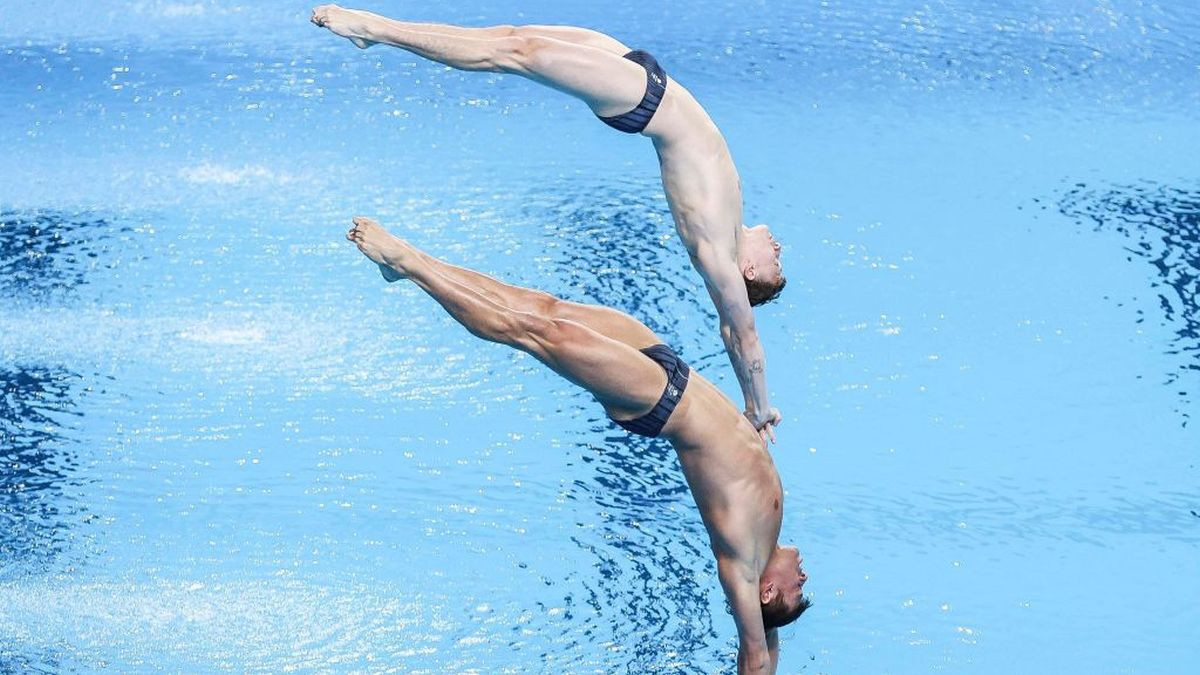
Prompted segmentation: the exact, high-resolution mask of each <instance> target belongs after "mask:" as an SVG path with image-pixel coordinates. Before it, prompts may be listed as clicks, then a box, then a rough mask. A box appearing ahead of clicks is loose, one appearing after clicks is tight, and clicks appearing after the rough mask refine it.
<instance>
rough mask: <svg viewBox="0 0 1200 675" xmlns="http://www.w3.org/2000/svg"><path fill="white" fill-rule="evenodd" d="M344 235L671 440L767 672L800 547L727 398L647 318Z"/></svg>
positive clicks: (798, 606) (772, 478)
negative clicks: (791, 540) (782, 540)
mask: <svg viewBox="0 0 1200 675" xmlns="http://www.w3.org/2000/svg"><path fill="white" fill-rule="evenodd" d="M346 238H347V239H349V240H350V241H352V242H354V243H355V244H356V245H358V250H360V251H362V252H363V254H364V255H366V256H367V257H368V258H370V259H371V260H372V261H373V262H375V263H376V264H377V265H379V269H380V272H381V273H382V274H383V275H384V278H385V279H387V280H388V281H397V280H399V279H409V280H411V281H412V282H413V283H414V284H416V285H417V287H418V288H420V289H421V290H423V291H425V293H427V294H429V296H430V297H432V298H433V299H434V300H436V301H437V302H438V304H440V305H441V306H442V308H443V309H445V310H446V312H447V313H448V314H449V315H450V316H451V318H453V319H454V320H455V321H457V322H458V323H460V324H462V325H463V327H464V328H466V329H467V330H468V331H470V332H471V334H472V335H474V336H476V337H478V338H481V339H483V340H488V341H490V342H497V343H500V344H503V345H508V346H509V347H513V348H514V349H519V350H521V351H523V352H526V353H528V354H530V355H531V356H533V357H534V358H536V359H537V360H538V361H540V362H541V363H543V364H544V365H546V366H547V367H549V368H550V369H551V370H553V371H554V372H555V373H557V374H559V375H561V376H562V377H564V378H566V379H567V380H568V381H570V382H572V383H574V384H576V385H578V386H580V387H582V388H583V389H585V390H587V392H588V393H590V394H591V395H592V396H593V397H594V398H595V399H596V401H597V402H598V403H599V404H600V405H601V406H603V408H604V411H605V413H606V414H607V415H608V416H609V418H610V419H612V420H613V421H614V422H615V423H616V424H618V425H619V426H621V427H623V428H625V429H627V430H629V431H630V432H632V433H635V434H640V435H643V436H651V437H662V438H664V439H666V440H667V441H668V442H669V443H670V444H671V446H672V447H674V448H675V452H676V455H677V456H678V457H679V463H680V466H681V467H682V468H683V475H684V477H685V478H686V479H687V483H688V486H689V487H690V488H691V490H692V497H693V498H694V499H695V500H696V506H697V507H698V508H699V509H700V518H701V520H702V521H703V522H704V527H705V528H706V529H707V530H708V537H709V545H710V547H711V548H712V552H713V556H715V557H716V561H717V576H718V578H719V580H720V583H721V588H722V589H723V590H724V591H725V597H726V598H727V599H728V600H729V606H730V608H731V610H732V612H733V620H734V623H735V625H736V626H737V632H738V657H737V658H738V672H739V673H756V672H766V673H773V672H775V668H776V666H777V664H778V661H779V637H778V631H777V629H778V628H779V627H780V626H784V625H787V624H789V623H791V622H792V621H794V620H795V619H796V618H797V617H799V616H800V615H801V614H802V613H803V612H804V611H805V610H806V609H808V607H809V606H810V602H809V599H808V598H807V597H806V596H805V595H804V583H805V582H806V581H807V580H808V576H807V575H806V574H805V572H804V569H803V567H802V566H801V563H802V562H803V561H802V559H801V558H800V554H799V552H798V551H797V550H796V549H795V548H794V547H781V546H779V545H778V541H779V530H780V527H781V525H782V523H783V486H782V484H781V483H780V480H779V472H778V471H777V470H776V469H775V463H774V462H773V461H772V460H771V455H770V453H768V452H767V450H766V447H765V445H764V444H763V442H762V438H761V437H760V436H759V435H758V433H757V431H756V430H755V429H754V427H753V426H752V425H751V424H750V422H749V421H748V420H747V419H746V418H745V416H744V415H742V414H739V412H738V410H737V408H736V407H734V405H733V403H732V402H730V400H729V399H728V398H726V396H725V395H724V394H723V393H722V392H721V390H720V389H718V388H717V387H716V386H714V385H713V384H712V383H710V382H709V381H708V380H706V379H704V378H703V377H701V376H700V375H699V374H698V373H695V372H693V371H691V370H690V369H689V368H688V365H687V364H686V363H684V362H683V360H681V359H680V358H679V357H678V356H677V355H676V354H675V352H674V351H673V350H672V349H671V348H670V347H667V346H666V345H664V344H662V341H661V340H660V339H659V338H658V336H657V335H655V334H654V332H653V331H651V330H650V329H649V328H647V327H646V325H645V324H643V323H642V322H640V321H638V320H637V319H634V318H633V317H631V316H629V315H628V314H625V313H623V312H620V311H617V310H615V309H611V308H608V307H601V306H596V305H586V304H580V303H574V302H567V301H564V300H560V299H558V298H556V297H554V296H552V295H549V294H547V293H543V292H541V291H535V290H531V289H527V288H521V287H518V286H511V285H508V284H505V283H503V282H500V281H497V280H496V279H493V278H491V277H489V276H486V275H484V274H480V273H479V272H474V271H472V270H468V269H465V268H462V267H455V266H453V265H449V264H447V263H445V262H443V261H441V260H438V259H437V258H434V257H432V256H430V255H427V254H425V253H424V252H422V251H420V250H418V249H417V248H415V247H414V246H412V245H411V244H409V243H408V242H406V241H404V240H402V239H399V238H397V237H395V236H393V235H391V234H389V233H388V232H387V231H386V230H384V229H383V227H382V226H380V225H379V223H376V222H375V221H373V220H371V219H369V218H363V217H358V218H355V219H354V226H353V227H352V228H351V229H350V231H349V232H347V233H346Z"/></svg>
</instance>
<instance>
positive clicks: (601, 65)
mask: <svg viewBox="0 0 1200 675" xmlns="http://www.w3.org/2000/svg"><path fill="white" fill-rule="evenodd" d="M312 22H313V23H315V24H316V25H318V26H323V27H325V28H328V29H329V30H330V31H331V32H333V33H334V34H336V35H340V36H342V37H345V38H348V39H349V40H351V41H352V42H354V44H356V45H358V46H360V47H368V46H370V45H372V44H377V43H378V44H388V45H392V46H394V47H399V48H401V49H405V50H407V51H409V52H412V53H413V54H416V55H418V56H421V57H423V58H426V59H430V60H432V61H437V62H438V63H443V64H445V65H447V66H450V67H452V68H457V69H459V70H482V71H491V72H504V73H513V74H517V75H521V76H523V77H526V78H529V79H531V80H534V81H536V82H540V83H541V84H545V85H547V86H549V87H553V88H554V89H558V90H559V91H562V92H565V93H567V94H570V95H572V96H575V97H576V98H579V99H581V100H582V101H583V102H584V103H587V105H588V107H590V108H591V109H592V111H593V112H595V113H596V114H597V115H601V116H605V117H607V116H612V115H619V114H622V113H625V112H628V111H629V110H631V109H633V108H634V107H636V106H637V105H638V103H639V102H641V100H642V96H643V94H645V91H646V71H645V69H643V68H642V67H641V66H639V65H637V64H636V63H633V62H632V61H630V60H628V59H625V58H622V57H621V56H620V55H619V54H617V53H616V52H614V51H610V50H611V48H612V45H611V44H608V45H607V47H606V48H602V47H594V46H590V45H588V44H586V43H578V42H571V41H568V40H563V39H557V38H554V37H548V36H547V35H546V34H541V33H539V32H538V31H537V30H524V29H519V28H513V27H508V26H499V27H494V28H461V27H458V26H447V25H444V24H422V23H406V22H403V21H395V20H393V19H388V18H386V17H383V16H379V15H377V14H372V13H371V12H364V11H359V10H349V9H343V8H341V7H338V6H336V5H322V6H320V7H317V8H316V9H314V10H313V16H312ZM581 30H582V29H581ZM568 33H570V34H571V35H573V36H575V37H582V36H581V35H579V34H578V33H572V32H571V31H563V35H564V36H565V35H566V34H568ZM592 39H593V40H595V38H592Z"/></svg>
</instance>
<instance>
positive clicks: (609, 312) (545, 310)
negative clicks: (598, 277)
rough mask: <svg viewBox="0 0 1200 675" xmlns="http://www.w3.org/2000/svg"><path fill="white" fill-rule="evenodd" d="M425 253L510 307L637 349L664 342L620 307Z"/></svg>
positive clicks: (447, 272)
mask: <svg viewBox="0 0 1200 675" xmlns="http://www.w3.org/2000/svg"><path fill="white" fill-rule="evenodd" d="M421 255H423V256H425V259H426V262H427V263H429V264H430V265H431V266H432V267H433V269H434V270H435V271H436V272H437V273H438V274H441V275H442V276H444V277H448V278H450V279H451V280H453V281H455V282H457V283H459V284H462V285H464V286H467V287H469V288H471V289H472V290H474V291H475V292H477V293H479V294H480V295H483V296H485V297H487V298H488V299H489V300H491V301H492V302H495V303H496V304H498V305H503V306H505V307H508V308H509V309H513V310H516V311H518V312H529V313H531V314H537V315H540V316H545V317H550V318H554V319H565V320H567V321H574V322H576V323H580V324H583V325H584V326H587V327H588V328H590V329H592V330H594V331H596V332H597V333H600V334H601V335H604V336H606V337H610V338H612V339H614V340H617V341H618V342H624V343H625V344H627V345H629V346H631V347H633V348H634V349H645V348H646V347H649V346H651V345H656V344H659V343H661V342H662V340H661V339H659V337H658V336H657V335H655V334H654V331H652V330H650V329H649V328H647V327H646V325H645V324H644V323H642V322H641V321H638V320H637V319H635V318H633V317H632V316H629V315H628V314H626V313H624V312H622V311H620V310H616V309H613V308H611V307H604V306H601V305H589V304H585V303H581V302H570V301H568V300H562V299H560V298H557V297H555V296H553V295H550V294H549V293H545V292H543V291H538V290H534V289H531V288H523V287H521V286H514V285H512V284H506V283H504V282H503V281H500V280H498V279H495V278H493V277H489V276H487V275H486V274H482V273H480V272H476V271H475V270H470V269H467V268H465V267H458V266H456V265H451V264H449V263H447V262H444V261H442V260H438V259H437V258H434V257H433V256H429V255H427V254H424V253H422V254H421Z"/></svg>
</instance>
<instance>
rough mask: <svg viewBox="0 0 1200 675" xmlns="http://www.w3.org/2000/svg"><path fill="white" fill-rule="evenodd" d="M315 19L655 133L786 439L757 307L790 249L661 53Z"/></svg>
mask: <svg viewBox="0 0 1200 675" xmlns="http://www.w3.org/2000/svg"><path fill="white" fill-rule="evenodd" d="M311 20H312V22H313V23H314V24H316V25H317V26H322V27H324V28H327V29H329V30H330V31H331V32H333V33H334V34H336V35H339V36H341V37H344V38H347V39H349V40H350V41H351V42H353V43H354V44H355V45H356V46H358V47H360V48H363V49H366V48H367V47H370V46H372V45H375V44H385V45H391V46H394V47H400V48H401V49H405V50H407V51H409V52H412V53H413V54H416V55H418V56H421V57H423V58H426V59H431V60H433V61H437V62H438V63H442V64H445V65H447V66H450V67H452V68H457V69H459V70H474V71H490V72H502V73H513V74H516V75H521V76H523V77H526V78H528V79H531V80H533V81H535V82H539V83H541V84H544V85H547V86H549V87H553V88H554V89H557V90H559V91H562V92H565V93H567V94H570V95H572V96H575V97H576V98H579V99H581V100H582V101H583V102H584V103H586V104H587V105H588V107H590V108H591V109H592V112H594V113H595V114H596V115H597V116H598V117H599V118H600V119H601V120H602V121H603V122H604V123H605V124H608V125H609V126H612V127H613V128H615V129H617V130H619V131H622V132H625V133H630V134H638V133H640V134H643V135H645V136H648V137H649V138H650V140H651V141H652V142H653V143H654V149H655V150H656V151H657V152H658V159H659V164H660V166H661V168H662V183H663V190H664V192H665V193H666V197H667V203H668V204H669V205H670V209H671V215H672V216H673V218H674V220H675V228H676V230H677V231H678V233H679V238H680V239H681V240H682V241H683V244H684V247H685V248H686V249H687V252H688V255H689V256H690V258H691V261H692V265H693V266H694V267H695V268H696V270H697V271H698V272H699V273H700V276H701V277H703V279H704V284H705V286H706V287H707V288H708V293H709V295H710V296H711V297H712V301H713V304H714V305H715V306H716V310H717V315H718V317H719V318H720V334H721V339H722V341H723V342H724V344H725V350H726V352H727V353H728V355H729V360H730V362H731V363H732V365H733V370H734V373H735V374H736V375H737V380H738V384H739V385H740V386H741V390H742V395H743V398H744V400H745V407H744V413H743V414H744V415H745V416H746V418H747V419H748V420H749V421H750V422H751V424H753V425H754V428H755V429H756V430H757V431H758V432H759V434H760V436H761V438H762V441H763V443H766V441H767V439H768V437H769V438H770V439H771V440H772V441H774V440H775V431H774V428H775V426H776V425H778V424H779V423H780V422H781V421H782V417H781V415H780V413H779V410H778V409H776V408H774V407H772V406H771V405H770V402H769V400H768V396H767V382H766V373H765V367H766V356H765V355H764V352H763V347H762V344H761V342H760V341H759V337H758V332H757V331H756V330H755V326H754V314H753V312H752V311H751V307H752V306H756V305H760V304H763V303H765V302H769V301H770V300H773V299H775V298H776V297H777V296H778V295H779V293H780V291H782V290H783V287H784V284H785V283H786V279H785V278H784V276H783V268H782V265H781V264H780V261H779V255H780V246H779V243H778V242H776V241H775V238H774V237H773V236H772V234H771V231H770V229H768V228H767V227H766V226H765V225H757V226H754V227H746V226H745V225H744V224H743V222H742V189H741V183H740V181H739V178H738V173H737V169H736V168H735V167H734V164H733V159H732V157H731V156H730V154H729V148H728V146H727V145H726V143H725V139H724V137H723V136H722V135H721V132H720V131H719V130H718V129H717V127H716V125H715V124H714V123H713V121H712V119H711V118H710V117H709V116H708V113H706V112H705V110H704V108H702V107H701V106H700V104H699V103H697V102H696V99H695V98H693V97H692V95H691V93H689V92H688V90H687V89H685V88H683V86H681V85H680V84H679V83H678V82H676V81H675V80H673V79H671V78H670V77H669V76H668V75H667V74H666V72H665V71H664V70H663V69H662V67H661V66H660V65H659V64H658V62H657V61H656V60H655V59H654V57H653V56H651V55H650V54H648V53H646V52H644V51H641V50H631V49H629V48H628V47H626V46H625V45H623V44H621V42H619V41H617V40H616V39H615V38H612V37H610V36H608V35H605V34H603V33H599V32H596V31H592V30H588V29H585V28H576V27H571V26H517V27H514V26H496V27H492V28H463V27H458V26H450V25H442V24H428V23H406V22H402V21H396V20H393V19H389V18H386V17H383V16H379V15H377V14H372V13H370V12H365V11H359V10H351V9H344V8H341V7H338V6H337V5H322V6H320V7H317V8H315V9H314V10H313V13H312V19H311Z"/></svg>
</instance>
